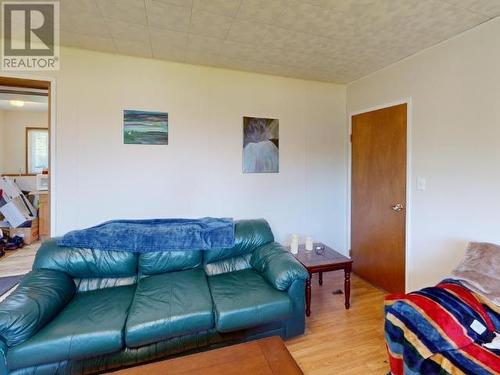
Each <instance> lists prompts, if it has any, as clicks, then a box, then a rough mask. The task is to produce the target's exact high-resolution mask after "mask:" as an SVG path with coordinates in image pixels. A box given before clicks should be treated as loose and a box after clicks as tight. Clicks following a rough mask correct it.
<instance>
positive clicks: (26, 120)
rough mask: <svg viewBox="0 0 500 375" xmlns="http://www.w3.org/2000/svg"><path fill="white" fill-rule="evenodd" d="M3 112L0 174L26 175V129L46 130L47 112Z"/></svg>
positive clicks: (0, 139) (0, 141) (0, 137)
mask: <svg viewBox="0 0 500 375" xmlns="http://www.w3.org/2000/svg"><path fill="white" fill-rule="evenodd" d="M2 112H3V136H1V135H0V148H1V149H2V150H1V151H2V152H3V164H2V168H1V169H0V173H26V128H27V127H33V128H46V127H47V124H48V114H47V112H28V111H21V110H14V111H8V110H4V111H2Z"/></svg>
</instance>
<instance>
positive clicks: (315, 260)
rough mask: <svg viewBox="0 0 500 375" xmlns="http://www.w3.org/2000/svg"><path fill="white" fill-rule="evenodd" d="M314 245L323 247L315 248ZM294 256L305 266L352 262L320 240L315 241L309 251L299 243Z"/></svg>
mask: <svg viewBox="0 0 500 375" xmlns="http://www.w3.org/2000/svg"><path fill="white" fill-rule="evenodd" d="M316 246H323V247H324V249H323V250H315V249H316ZM294 256H295V258H297V260H298V261H299V262H300V263H302V264H303V265H304V267H306V268H310V267H318V266H328V265H342V264H349V263H352V259H351V258H348V257H346V256H344V255H342V254H340V253H339V252H337V251H335V250H333V249H331V248H329V247H328V246H326V245H325V244H322V243H321V242H317V243H315V244H314V246H313V250H311V251H307V250H306V249H305V246H304V245H300V246H299V252H298V253H297V254H294Z"/></svg>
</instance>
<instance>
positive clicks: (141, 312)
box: [125, 269, 214, 348]
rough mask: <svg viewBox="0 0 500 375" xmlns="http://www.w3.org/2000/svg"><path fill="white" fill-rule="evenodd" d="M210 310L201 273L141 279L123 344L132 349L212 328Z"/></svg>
mask: <svg viewBox="0 0 500 375" xmlns="http://www.w3.org/2000/svg"><path fill="white" fill-rule="evenodd" d="M212 310H213V308H212V299H211V297H210V291H209V289H208V285H207V279H206V276H205V273H204V272H203V270H202V269H196V270H187V271H179V272H171V273H165V274H161V275H154V276H149V277H145V278H143V279H141V280H140V281H139V283H138V285H137V290H136V292H135V297H134V302H133V303H132V306H131V308H130V312H129V317H128V320H127V325H126V328H125V343H126V345H127V346H128V347H129V348H135V347H139V346H142V345H146V344H150V343H153V342H158V341H161V340H164V339H168V338H172V337H176V336H181V335H186V334H189V333H192V332H197V331H202V330H206V329H209V328H213V326H214V317H213V312H212Z"/></svg>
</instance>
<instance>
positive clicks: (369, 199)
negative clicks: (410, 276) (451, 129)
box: [351, 104, 407, 293]
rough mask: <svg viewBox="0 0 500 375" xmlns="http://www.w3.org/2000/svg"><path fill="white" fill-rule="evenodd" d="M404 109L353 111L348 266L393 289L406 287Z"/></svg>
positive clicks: (367, 277) (387, 288)
mask: <svg viewBox="0 0 500 375" xmlns="http://www.w3.org/2000/svg"><path fill="white" fill-rule="evenodd" d="M406 112H407V105H406V104H402V105H397V106H394V107H389V108H384V109H380V110H377V111H372V112H367V113H362V114H359V115H356V116H353V117H352V194H351V196H352V202H351V210H352V211H351V249H352V258H353V270H354V272H355V273H356V274H358V275H359V276H360V277H362V278H363V279H365V280H367V281H369V282H371V283H372V284H374V285H376V286H378V287H380V288H382V289H385V290H387V291H388V292H392V293H397V292H404V291H405V242H406V238H405V237H406V236H405V229H406V125H407V124H406V118H407V117H406Z"/></svg>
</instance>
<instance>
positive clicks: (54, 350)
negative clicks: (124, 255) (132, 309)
mask: <svg viewBox="0 0 500 375" xmlns="http://www.w3.org/2000/svg"><path fill="white" fill-rule="evenodd" d="M134 289H135V285H130V286H120V287H115V288H106V289H99V290H93V291H90V292H83V293H77V294H76V295H75V296H74V297H73V299H72V300H71V301H70V302H69V304H68V305H67V306H66V307H65V308H64V309H63V310H62V311H61V312H60V313H59V315H57V316H56V317H55V318H54V320H52V321H51V322H50V323H48V324H47V325H46V326H45V327H44V328H42V329H41V330H40V331H39V332H38V333H37V334H35V335H34V336H33V337H32V338H30V339H29V340H28V341H25V342H24V343H22V344H20V345H18V346H15V347H13V348H11V349H9V351H8V354H7V366H8V367H9V368H10V369H16V368H22V367H29V366H35V365H40V364H45V363H51V362H58V361H64V360H68V359H82V358H86V357H93V356H98V355H102V354H107V353H113V352H116V351H119V350H121V349H122V348H123V347H124V344H123V329H124V326H125V320H126V319H127V312H128V309H129V306H130V304H131V302H132V299H133V296H134Z"/></svg>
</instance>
